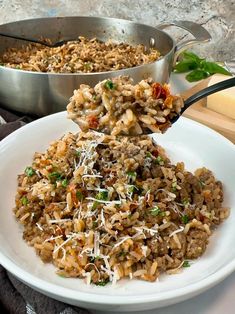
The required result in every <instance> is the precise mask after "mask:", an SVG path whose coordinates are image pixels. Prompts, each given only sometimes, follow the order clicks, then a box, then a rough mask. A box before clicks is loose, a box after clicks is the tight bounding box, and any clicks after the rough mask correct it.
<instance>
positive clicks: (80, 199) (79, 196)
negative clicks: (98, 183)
mask: <svg viewBox="0 0 235 314" xmlns="http://www.w3.org/2000/svg"><path fill="white" fill-rule="evenodd" d="M76 197H77V199H78V200H79V201H80V202H81V201H82V200H83V199H84V195H83V194H82V192H80V191H77V192H76Z"/></svg>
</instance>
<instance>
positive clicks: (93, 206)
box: [92, 202, 99, 210]
mask: <svg viewBox="0 0 235 314" xmlns="http://www.w3.org/2000/svg"><path fill="white" fill-rule="evenodd" d="M98 205H99V202H94V203H93V205H92V209H93V210H94V209H96V207H97V206H98Z"/></svg>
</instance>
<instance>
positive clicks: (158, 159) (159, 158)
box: [155, 156, 164, 166]
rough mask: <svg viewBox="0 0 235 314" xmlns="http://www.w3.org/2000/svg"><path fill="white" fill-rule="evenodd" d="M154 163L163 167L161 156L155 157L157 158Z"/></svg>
mask: <svg viewBox="0 0 235 314" xmlns="http://www.w3.org/2000/svg"><path fill="white" fill-rule="evenodd" d="M155 163H156V164H159V165H160V166H163V165H164V160H163V159H162V157H161V156H157V158H156V159H155Z"/></svg>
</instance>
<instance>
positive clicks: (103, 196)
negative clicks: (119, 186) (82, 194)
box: [95, 191, 109, 201]
mask: <svg viewBox="0 0 235 314" xmlns="http://www.w3.org/2000/svg"><path fill="white" fill-rule="evenodd" d="M108 195H109V193H108V191H100V192H99V193H98V194H97V195H96V197H95V198H96V199H97V200H101V201H107V200H108Z"/></svg>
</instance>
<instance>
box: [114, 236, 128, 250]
mask: <svg viewBox="0 0 235 314" xmlns="http://www.w3.org/2000/svg"><path fill="white" fill-rule="evenodd" d="M128 239H131V237H130V236H126V237H124V238H122V240H121V241H119V242H118V243H116V244H115V245H114V246H113V248H116V247H118V246H119V245H120V244H122V243H123V242H125V241H126V240H128Z"/></svg>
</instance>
